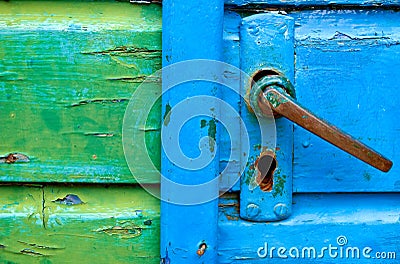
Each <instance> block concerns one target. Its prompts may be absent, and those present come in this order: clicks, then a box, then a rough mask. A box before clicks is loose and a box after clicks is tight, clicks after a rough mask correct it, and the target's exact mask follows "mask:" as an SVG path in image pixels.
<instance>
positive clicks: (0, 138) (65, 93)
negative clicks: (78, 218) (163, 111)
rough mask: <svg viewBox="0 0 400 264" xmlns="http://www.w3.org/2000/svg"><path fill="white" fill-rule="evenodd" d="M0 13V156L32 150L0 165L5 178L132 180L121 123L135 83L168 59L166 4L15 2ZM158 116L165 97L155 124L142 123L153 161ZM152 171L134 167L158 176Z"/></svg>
mask: <svg viewBox="0 0 400 264" xmlns="http://www.w3.org/2000/svg"><path fill="white" fill-rule="evenodd" d="M0 13H1V14H2V15H1V20H0V21H1V22H0V38H1V42H2V45H1V47H0V111H1V112H2V113H3V114H2V115H1V117H0V123H1V124H2V126H1V133H0V155H4V156H6V155H7V154H9V153H14V152H17V153H23V154H25V155H27V156H28V157H29V159H30V162H29V163H23V164H22V163H21V164H17V163H15V164H4V163H3V164H0V180H1V181H20V182H27V181H28V182H65V181H69V182H110V183H113V182H118V183H132V182H135V179H134V177H133V176H132V175H131V172H130V170H129V169H128V167H127V165H126V161H125V157H124V153H123V149H122V142H121V140H122V124H123V123H122V122H123V116H124V113H125V108H126V106H127V105H128V102H129V99H130V98H131V96H132V94H133V92H134V91H135V90H136V89H137V87H138V86H139V85H140V83H141V82H143V81H144V80H145V79H146V77H147V76H149V75H150V74H152V73H154V72H155V71H157V70H158V69H159V68H160V67H161V17H160V16H161V9H160V7H159V6H157V5H146V6H142V5H131V4H129V3H116V2H100V3H94V2H92V3H91V2H51V3H47V2H29V1H27V2H25V1H24V2H18V1H14V2H11V3H6V2H2V3H0ZM151 81H154V82H159V81H160V80H156V79H152V80H151ZM152 96H153V95H152V94H149V98H151V97H152ZM144 100H146V98H144ZM159 123H160V103H159V101H158V102H157V103H156V105H155V106H154V109H153V111H152V112H151V113H150V116H149V119H148V122H147V126H148V127H146V128H138V129H137V130H136V131H135V133H138V134H141V135H142V134H144V135H145V137H146V142H147V145H148V148H149V153H150V156H151V158H152V160H153V161H154V163H155V165H156V167H159V166H160V161H159V159H160V157H159V156H160V152H159V150H160V143H159V142H160V140H159V128H160V124H159ZM135 155H137V156H138V157H137V159H138V160H140V159H141V157H146V155H147V153H146V151H145V150H143V152H140V153H135ZM137 166H141V162H138V164H137ZM154 174H155V173H154V170H149V175H137V176H138V177H141V179H145V180H143V181H144V182H157V181H158V179H157V178H155V177H154ZM146 177H147V179H146Z"/></svg>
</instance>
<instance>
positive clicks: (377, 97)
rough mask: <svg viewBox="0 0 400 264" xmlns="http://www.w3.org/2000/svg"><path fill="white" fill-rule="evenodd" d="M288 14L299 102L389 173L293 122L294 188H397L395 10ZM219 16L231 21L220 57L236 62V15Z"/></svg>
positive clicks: (388, 190)
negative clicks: (387, 162) (379, 158)
mask: <svg viewBox="0 0 400 264" xmlns="http://www.w3.org/2000/svg"><path fill="white" fill-rule="evenodd" d="M288 15H289V16H291V17H293V18H294V19H295V35H294V37H295V42H296V43H295V53H296V56H295V59H296V63H295V88H296V97H297V100H298V102H299V103H301V104H302V105H304V106H305V107H307V108H308V109H309V110H310V111H312V112H314V113H315V114H317V115H318V116H320V117H322V118H323V119H325V120H327V121H328V122H330V123H332V124H333V125H335V126H337V127H338V128H340V129H342V130H343V131H345V132H347V133H349V134H350V135H352V136H354V137H355V138H356V139H358V140H360V141H361V142H363V143H365V144H367V145H369V146H371V147H372V148H374V149H376V150H378V151H379V152H380V153H382V154H383V155H385V156H386V157H388V158H389V159H391V160H392V161H393V164H394V165H393V168H392V169H391V171H390V172H389V173H382V172H380V171H378V170H376V169H374V168H371V167H369V166H368V165H366V164H363V162H361V161H359V160H357V159H356V158H353V157H350V156H349V155H348V154H345V153H341V152H342V151H340V150H336V149H335V147H333V146H330V145H329V143H326V142H323V140H321V139H319V138H318V137H316V136H314V135H312V134H310V133H309V132H307V131H305V130H304V129H302V128H300V127H297V126H295V129H294V152H293V155H294V164H293V168H294V174H293V175H294V178H293V187H294V188H293V191H294V192H326V191H328V192H332V191H333V192H343V191H344V192H353V191H355V192H364V191H366V192H377V191H385V192H392V191H398V190H399V186H400V184H399V181H398V177H397V175H398V174H399V168H398V166H397V165H396V164H397V163H399V161H398V159H397V156H398V155H396V146H398V145H399V144H400V143H399V133H398V131H399V129H400V128H399V127H398V122H397V116H399V115H400V113H399V109H398V108H397V107H396V105H397V101H398V98H399V97H398V96H397V94H396V88H395V87H397V84H398V83H399V82H400V79H399V78H400V76H399V75H398V72H397V68H398V67H399V63H398V60H397V58H398V57H399V56H400V55H399V54H400V49H399V47H400V46H399V45H398V43H399V42H400V36H399V34H400V29H399V27H398V25H399V23H400V22H399V16H398V13H397V12H394V11H390V10H388V11H383V10H380V11H379V10H375V11H355V10H338V11H324V10H321V11H301V12H292V13H288ZM225 17H228V18H229V20H227V21H228V22H229V25H225V28H226V31H227V33H226V34H225V35H224V45H226V47H227V48H226V49H225V50H224V58H225V60H227V61H232V62H235V58H240V55H239V51H238V48H235V44H236V43H237V39H238V35H237V34H238V27H234V25H237V24H239V23H240V21H241V17H240V16H238V15H235V14H233V13H231V12H227V13H226V14H225ZM382 34H383V35H382ZM236 45H237V44H236ZM322 58H323V59H322ZM338 75H339V76H341V78H337V76H338ZM376 78H378V79H379V81H377V80H378V79H376ZM382 94H385V96H382ZM371 120H373V122H371ZM366 174H367V175H368V177H364V175H366ZM231 178H232V179H234V178H235V176H234V175H232V176H231ZM368 179H370V180H368ZM225 181H226V182H229V181H230V179H226V180H225ZM234 189H235V190H238V189H239V186H237V185H236V186H235V187H234Z"/></svg>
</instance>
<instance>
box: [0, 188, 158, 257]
mask: <svg viewBox="0 0 400 264" xmlns="http://www.w3.org/2000/svg"><path fill="white" fill-rule="evenodd" d="M67 194H70V195H71V194H73V195H76V196H77V197H79V198H80V199H82V201H84V203H80V204H79V203H78V204H70V205H67V204H60V203H55V202H54V201H55V200H57V199H59V198H63V197H65V196H66V195H67ZM159 221H160V219H159V201H158V200H157V199H156V198H154V197H152V196H151V195H149V194H148V193H146V192H145V191H144V190H142V189H140V188H136V187H121V186H119V187H118V186H117V187H108V188H105V187H104V186H100V185H99V186H86V187H85V186H71V187H58V186H40V185H37V186H27V187H26V186H1V187H0V226H1V227H2V228H1V229H0V244H1V245H2V246H1V248H0V261H1V262H2V263H3V262H4V263H65V262H66V261H68V262H76V263H77V262H79V263H95V262H97V263H126V262H132V263H138V262H141V263H158V262H159Z"/></svg>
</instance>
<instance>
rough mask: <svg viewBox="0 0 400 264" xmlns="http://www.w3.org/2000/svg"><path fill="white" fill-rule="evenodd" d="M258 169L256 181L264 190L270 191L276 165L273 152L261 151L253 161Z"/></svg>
mask: <svg viewBox="0 0 400 264" xmlns="http://www.w3.org/2000/svg"><path fill="white" fill-rule="evenodd" d="M255 167H256V168H257V170H258V175H257V183H258V185H259V186H260V189H261V190H262V191H264V192H270V191H272V187H273V185H274V172H275V169H276V167H277V161H276V159H275V155H274V153H272V152H271V153H270V152H267V153H262V154H261V155H260V157H259V158H258V159H257V160H256V162H255Z"/></svg>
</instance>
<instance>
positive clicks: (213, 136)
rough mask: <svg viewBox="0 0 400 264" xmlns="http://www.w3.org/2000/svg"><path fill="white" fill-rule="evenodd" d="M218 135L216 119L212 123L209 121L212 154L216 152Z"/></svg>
mask: <svg viewBox="0 0 400 264" xmlns="http://www.w3.org/2000/svg"><path fill="white" fill-rule="evenodd" d="M216 135H217V125H216V121H215V119H211V120H210V121H208V137H209V138H210V140H209V144H210V151H211V152H214V150H215V142H216V140H217V138H216ZM211 139H212V140H211Z"/></svg>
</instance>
